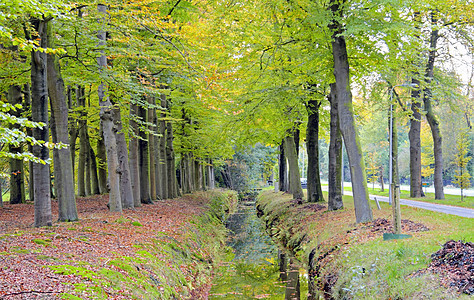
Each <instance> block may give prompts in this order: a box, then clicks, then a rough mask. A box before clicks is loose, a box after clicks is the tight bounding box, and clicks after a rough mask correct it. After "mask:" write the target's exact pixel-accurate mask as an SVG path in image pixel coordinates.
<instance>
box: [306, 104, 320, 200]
mask: <svg viewBox="0 0 474 300" xmlns="http://www.w3.org/2000/svg"><path fill="white" fill-rule="evenodd" d="M320 106H321V101H317V100H313V99H312V100H309V101H308V106H307V108H306V109H307V111H308V124H307V129H306V150H307V152H308V175H307V192H308V202H322V201H324V196H323V190H322V187H321V178H320V175H319V107H320Z"/></svg>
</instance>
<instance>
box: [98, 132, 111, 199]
mask: <svg viewBox="0 0 474 300" xmlns="http://www.w3.org/2000/svg"><path fill="white" fill-rule="evenodd" d="M106 153H107V151H106V149H105V142H104V129H103V128H102V124H100V126H99V138H98V139H97V163H98V173H99V174H98V175H99V191H100V193H101V194H106V193H108V192H109V188H108V184H107V181H108V180H107V168H106V167H107V154H106Z"/></svg>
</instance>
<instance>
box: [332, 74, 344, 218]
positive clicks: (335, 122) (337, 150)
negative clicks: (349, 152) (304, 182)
mask: <svg viewBox="0 0 474 300" xmlns="http://www.w3.org/2000/svg"><path fill="white" fill-rule="evenodd" d="M335 88H336V87H335V84H334V83H333V84H331V92H330V94H329V103H330V105H331V107H330V111H331V121H330V128H329V130H330V133H329V134H330V139H329V166H328V168H329V170H328V210H338V209H342V208H343V206H344V203H343V202H342V182H341V181H342V178H341V176H342V151H343V149H342V136H341V131H340V128H339V115H338V109H337V106H338V103H337V99H336V90H335Z"/></svg>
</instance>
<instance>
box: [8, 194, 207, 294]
mask: <svg viewBox="0 0 474 300" xmlns="http://www.w3.org/2000/svg"><path fill="white" fill-rule="evenodd" d="M107 202H108V196H94V197H88V198H80V199H78V200H77V207H78V211H79V216H80V221H78V222H73V223H57V222H55V223H54V225H53V226H51V227H43V228H34V227H33V225H34V207H33V204H31V203H29V204H17V205H5V207H4V208H3V209H0V299H56V298H59V295H60V293H62V292H66V291H70V290H71V289H72V288H73V284H74V283H78V282H81V281H83V279H82V278H81V277H78V276H74V275H61V274H56V273H54V271H52V270H51V269H49V268H47V267H44V266H53V265H61V264H65V263H67V264H71V265H74V264H76V263H77V264H81V265H83V264H84V263H88V264H90V266H93V267H92V268H94V267H97V268H101V267H104V266H105V265H106V264H107V263H108V261H110V260H113V259H115V258H118V257H123V256H132V255H134V253H135V252H136V251H137V248H136V247H133V246H134V245H137V244H143V243H147V242H148V241H150V240H151V239H153V238H154V237H155V236H156V235H157V234H159V233H162V234H165V235H167V236H170V237H172V238H175V239H177V240H178V241H179V240H182V239H183V236H184V234H185V233H184V232H183V231H184V229H185V224H186V223H187V221H188V220H189V218H190V217H192V216H193V215H196V214H199V213H201V211H202V208H203V203H205V202H206V199H191V198H187V197H183V198H180V199H172V200H166V201H158V202H156V203H155V204H152V205H144V206H142V207H138V208H137V209H135V210H126V211H124V212H123V214H118V213H110V212H109V211H108V209H107V206H106V205H107ZM52 209H53V214H54V213H56V215H53V220H55V219H57V210H58V209H57V201H52Z"/></svg>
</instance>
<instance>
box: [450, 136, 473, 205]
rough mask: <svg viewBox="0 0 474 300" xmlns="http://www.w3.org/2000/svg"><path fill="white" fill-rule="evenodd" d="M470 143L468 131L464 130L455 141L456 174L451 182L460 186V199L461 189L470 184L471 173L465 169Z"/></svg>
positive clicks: (468, 159) (468, 158) (469, 158)
mask: <svg viewBox="0 0 474 300" xmlns="http://www.w3.org/2000/svg"><path fill="white" fill-rule="evenodd" d="M470 144H471V141H470V139H469V132H468V131H466V130H464V131H461V132H460V133H459V136H458V139H457V143H456V149H457V154H456V156H455V159H454V164H455V165H456V167H457V168H458V169H457V170H456V175H454V178H455V180H454V182H453V183H454V184H456V185H457V186H459V187H460V188H461V201H462V200H463V199H462V198H463V193H462V190H463V189H467V188H469V187H470V186H471V181H470V178H471V174H469V172H468V170H467V164H468V163H469V161H470V160H471V157H470V156H467V154H468V151H469V146H470Z"/></svg>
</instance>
